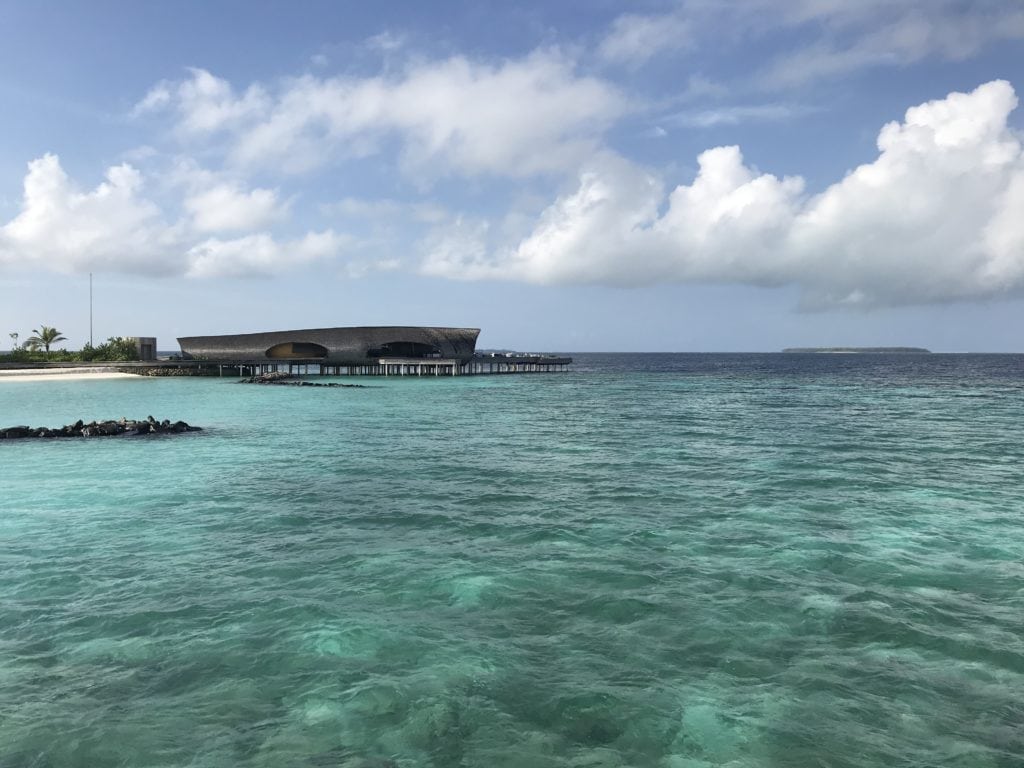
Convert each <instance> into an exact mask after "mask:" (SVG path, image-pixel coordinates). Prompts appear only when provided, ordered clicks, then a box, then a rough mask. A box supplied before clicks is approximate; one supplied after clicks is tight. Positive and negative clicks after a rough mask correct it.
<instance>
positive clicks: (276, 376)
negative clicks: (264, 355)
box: [238, 371, 366, 389]
mask: <svg viewBox="0 0 1024 768" xmlns="http://www.w3.org/2000/svg"><path fill="white" fill-rule="evenodd" d="M238 383H239V384H273V385H275V386H278V387H346V388H348V389H366V386H365V385H364V384H339V383H338V382H335V381H330V382H321V381H305V380H304V379H300V378H299V377H298V376H295V375H294V374H291V373H285V372H284V371H270V372H269V373H260V374H257V375H256V376H250V377H249V378H247V379H241V380H240V381H239V382H238Z"/></svg>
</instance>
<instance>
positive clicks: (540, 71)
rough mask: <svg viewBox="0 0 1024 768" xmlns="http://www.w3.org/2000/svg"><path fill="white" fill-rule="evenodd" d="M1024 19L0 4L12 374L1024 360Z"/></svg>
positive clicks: (834, 7) (810, 0)
mask: <svg viewBox="0 0 1024 768" xmlns="http://www.w3.org/2000/svg"><path fill="white" fill-rule="evenodd" d="M1021 89H1024V3H1021V2H1020V1H1019V0H973V1H972V0H858V2H850V1H849V0H661V1H658V0H649V1H646V2H645V1H639V2H632V3H625V2H610V1H609V0H561V1H559V2H552V1H550V0H548V1H546V2H535V3H534V2H517V3H509V2H500V3H499V2H487V1H483V0H473V1H472V2H470V1H469V0H467V1H466V2H437V3H422V2H388V0H379V1H378V2H375V3H354V2H352V3H346V2H334V1H330V2H328V1H326V0H324V1H319V0H303V2H300V3H294V2H293V3H285V2H258V0H246V1H245V2H235V1H231V2H207V1H206V0H181V1H180V2H175V3H138V2H114V1H113V0H94V2H90V3H80V2H53V1H47V0H39V1H38V2H31V3H29V2H21V1H19V2H13V1H12V0H0V297H2V298H0V347H7V346H9V344H7V342H8V334H10V333H18V334H19V336H20V339H21V340H22V341H24V339H25V338H27V337H28V336H29V335H30V334H31V332H32V329H35V328H38V327H39V326H40V325H50V326H56V327H57V328H59V329H60V330H61V331H63V333H64V335H65V336H67V338H68V342H67V346H68V348H78V347H80V346H81V345H82V344H84V343H85V342H87V341H88V340H89V333H90V329H89V322H90V309H89V307H90V304H89V275H90V273H91V274H92V281H93V310H92V318H93V336H94V341H96V342H99V341H102V340H104V339H105V338H107V337H108V336H133V335H137V336H156V337H157V338H158V345H159V348H160V349H165V350H172V349H176V347H177V345H176V341H175V339H176V337H178V336H187V335H201V334H214V333H235V332H251V331H263V330H277V329H290V328H314V327H330V326H344V325H446V326H457V327H477V328H481V329H482V333H481V335H480V341H479V345H480V346H481V347H486V348H508V349H518V350H528V351H538V352H540V351H551V352H556V351H560V352H573V351H576V352H584V351H637V352H644V351H668V352H687V351H775V350H778V349H781V348H783V347H789V346H893V345H899V346H923V347H928V348H930V349H934V350H937V351H990V352H1019V351H1024V341H1022V337H1021V333H1020V331H1021V329H1022V328H1024V151H1022V141H1024V117H1022V112H1024V110H1022V109H1020V108H1018V99H1019V97H1018V92H1019V91H1020V90H1021Z"/></svg>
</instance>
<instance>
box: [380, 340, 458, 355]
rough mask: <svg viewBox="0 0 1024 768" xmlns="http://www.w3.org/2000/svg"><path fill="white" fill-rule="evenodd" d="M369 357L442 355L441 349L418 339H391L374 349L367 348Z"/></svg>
mask: <svg viewBox="0 0 1024 768" xmlns="http://www.w3.org/2000/svg"><path fill="white" fill-rule="evenodd" d="M366 356H367V357H414V358H424V357H440V356H441V350H440V349H438V348H437V347H434V346H431V345H430V344H421V343H420V342H418V341H389V342H388V343H387V344H381V345H380V346H379V347H376V348H374V349H368V350H366Z"/></svg>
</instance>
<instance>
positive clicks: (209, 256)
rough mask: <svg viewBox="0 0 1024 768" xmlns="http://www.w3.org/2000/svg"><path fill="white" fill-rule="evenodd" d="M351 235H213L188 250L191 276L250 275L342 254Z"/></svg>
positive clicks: (289, 267) (258, 274)
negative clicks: (292, 237)
mask: <svg viewBox="0 0 1024 768" xmlns="http://www.w3.org/2000/svg"><path fill="white" fill-rule="evenodd" d="M348 245H349V238H347V237H345V236H344V235H340V234H338V233H336V232H334V231H332V230H326V231H323V232H310V233H308V234H306V235H305V237H302V238H299V239H296V240H290V241H285V242H281V241H279V240H276V239H274V238H273V237H272V236H271V235H270V234H268V233H266V232H259V233H256V234H253V235H245V236H244V237H238V238H234V239H230V240H223V239H220V238H215V237H214V238H209V239H207V240H204V241H203V242H201V243H197V244H196V245H195V246H193V247H192V248H191V249H190V250H189V252H188V270H187V272H186V275H187V276H188V277H250V276H254V275H255V276H260V275H272V274H274V273H276V272H281V271H283V270H285V269H291V268H295V267H299V266H302V265H305V264H309V263H311V262H314V261H321V260H325V259H329V258H332V257H335V256H338V255H339V254H340V253H342V252H343V251H344V250H345V249H346V248H347V246H348Z"/></svg>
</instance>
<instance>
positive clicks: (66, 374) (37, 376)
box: [0, 368, 140, 382]
mask: <svg viewBox="0 0 1024 768" xmlns="http://www.w3.org/2000/svg"><path fill="white" fill-rule="evenodd" d="M138 378H140V377H139V376H136V375H135V374H132V373H121V372H120V371H114V370H111V369H109V368H45V369H44V368H18V369H16V370H9V371H4V370H0V382H4V381H97V380H99V379H138Z"/></svg>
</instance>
